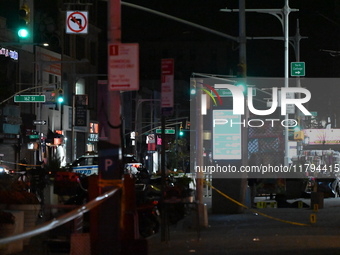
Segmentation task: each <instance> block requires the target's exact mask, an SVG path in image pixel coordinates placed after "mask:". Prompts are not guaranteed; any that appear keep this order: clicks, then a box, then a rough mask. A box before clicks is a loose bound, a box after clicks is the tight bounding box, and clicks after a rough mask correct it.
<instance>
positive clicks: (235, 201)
mask: <svg viewBox="0 0 340 255" xmlns="http://www.w3.org/2000/svg"><path fill="white" fill-rule="evenodd" d="M204 182H205V183H206V184H207V185H208V186H209V187H210V188H212V189H213V190H215V191H216V192H217V193H219V194H221V195H222V196H224V197H225V198H227V199H229V200H230V201H232V202H233V203H235V204H237V205H239V206H241V207H243V208H245V209H248V210H250V211H252V212H254V213H257V214H259V215H261V216H263V217H266V218H269V219H272V220H276V221H280V222H284V223H288V224H292V225H298V226H304V227H310V226H311V225H310V224H305V223H299V222H294V221H288V220H283V219H279V218H276V217H273V216H270V215H268V214H265V213H262V212H260V211H257V210H254V209H252V208H249V207H248V206H246V205H244V204H242V203H240V202H239V201H237V200H235V199H233V198H231V197H229V196H228V195H226V194H224V193H223V192H222V191H220V190H218V189H217V188H215V187H214V186H212V185H211V184H210V183H209V182H207V181H204Z"/></svg>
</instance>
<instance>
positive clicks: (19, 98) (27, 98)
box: [14, 95, 45, 103]
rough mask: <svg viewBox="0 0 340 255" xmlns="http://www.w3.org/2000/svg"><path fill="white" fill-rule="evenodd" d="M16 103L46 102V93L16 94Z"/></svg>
mask: <svg viewBox="0 0 340 255" xmlns="http://www.w3.org/2000/svg"><path fill="white" fill-rule="evenodd" d="M14 102H16V103H37V102H45V95H16V96H14Z"/></svg>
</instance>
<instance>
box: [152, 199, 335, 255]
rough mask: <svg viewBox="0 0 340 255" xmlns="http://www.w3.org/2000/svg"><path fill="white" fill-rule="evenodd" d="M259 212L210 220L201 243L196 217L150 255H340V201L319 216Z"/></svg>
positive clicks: (155, 240)
mask: <svg viewBox="0 0 340 255" xmlns="http://www.w3.org/2000/svg"><path fill="white" fill-rule="evenodd" d="M304 202H306V203H307V204H308V203H309V201H308V200H304ZM256 211H257V212H256ZM256 211H250V210H247V211H246V212H245V213H244V214H237V215H209V227H208V228H204V229H201V231H200V238H198V232H197V231H196V229H195V227H194V225H193V221H192V220H193V217H188V218H186V219H185V220H183V221H182V222H180V223H179V224H177V225H176V226H171V227H170V235H169V238H168V240H166V241H163V242H162V241H161V237H160V235H159V234H157V235H156V236H153V237H151V238H149V239H148V254H150V255H156V254H157V255H159V254H164V255H167V254H169V255H170V254H171V255H173V254H175V255H180V254H237V255H238V254H247V255H249V254H250V255H252V254H290V253H291V254H309V255H310V254H340V198H327V199H325V200H324V208H323V209H319V210H318V211H317V212H314V211H313V210H312V209H309V208H301V209H299V208H265V209H256ZM262 213H264V214H266V215H265V216H263V215H261V214H262ZM311 214H312V216H311ZM310 217H312V221H315V223H311V218H310ZM281 220H283V221H281ZM298 224H306V226H304V225H303V226H301V225H298Z"/></svg>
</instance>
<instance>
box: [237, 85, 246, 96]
mask: <svg viewBox="0 0 340 255" xmlns="http://www.w3.org/2000/svg"><path fill="white" fill-rule="evenodd" d="M236 87H240V88H241V89H242V92H243V94H245V95H246V94H247V89H248V87H247V85H246V84H244V83H237V84H236Z"/></svg>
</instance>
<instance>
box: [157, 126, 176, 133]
mask: <svg viewBox="0 0 340 255" xmlns="http://www.w3.org/2000/svg"><path fill="white" fill-rule="evenodd" d="M161 133H162V129H160V128H159V129H156V134H161ZM164 133H165V134H166V135H174V134H175V129H165V130H164Z"/></svg>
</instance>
